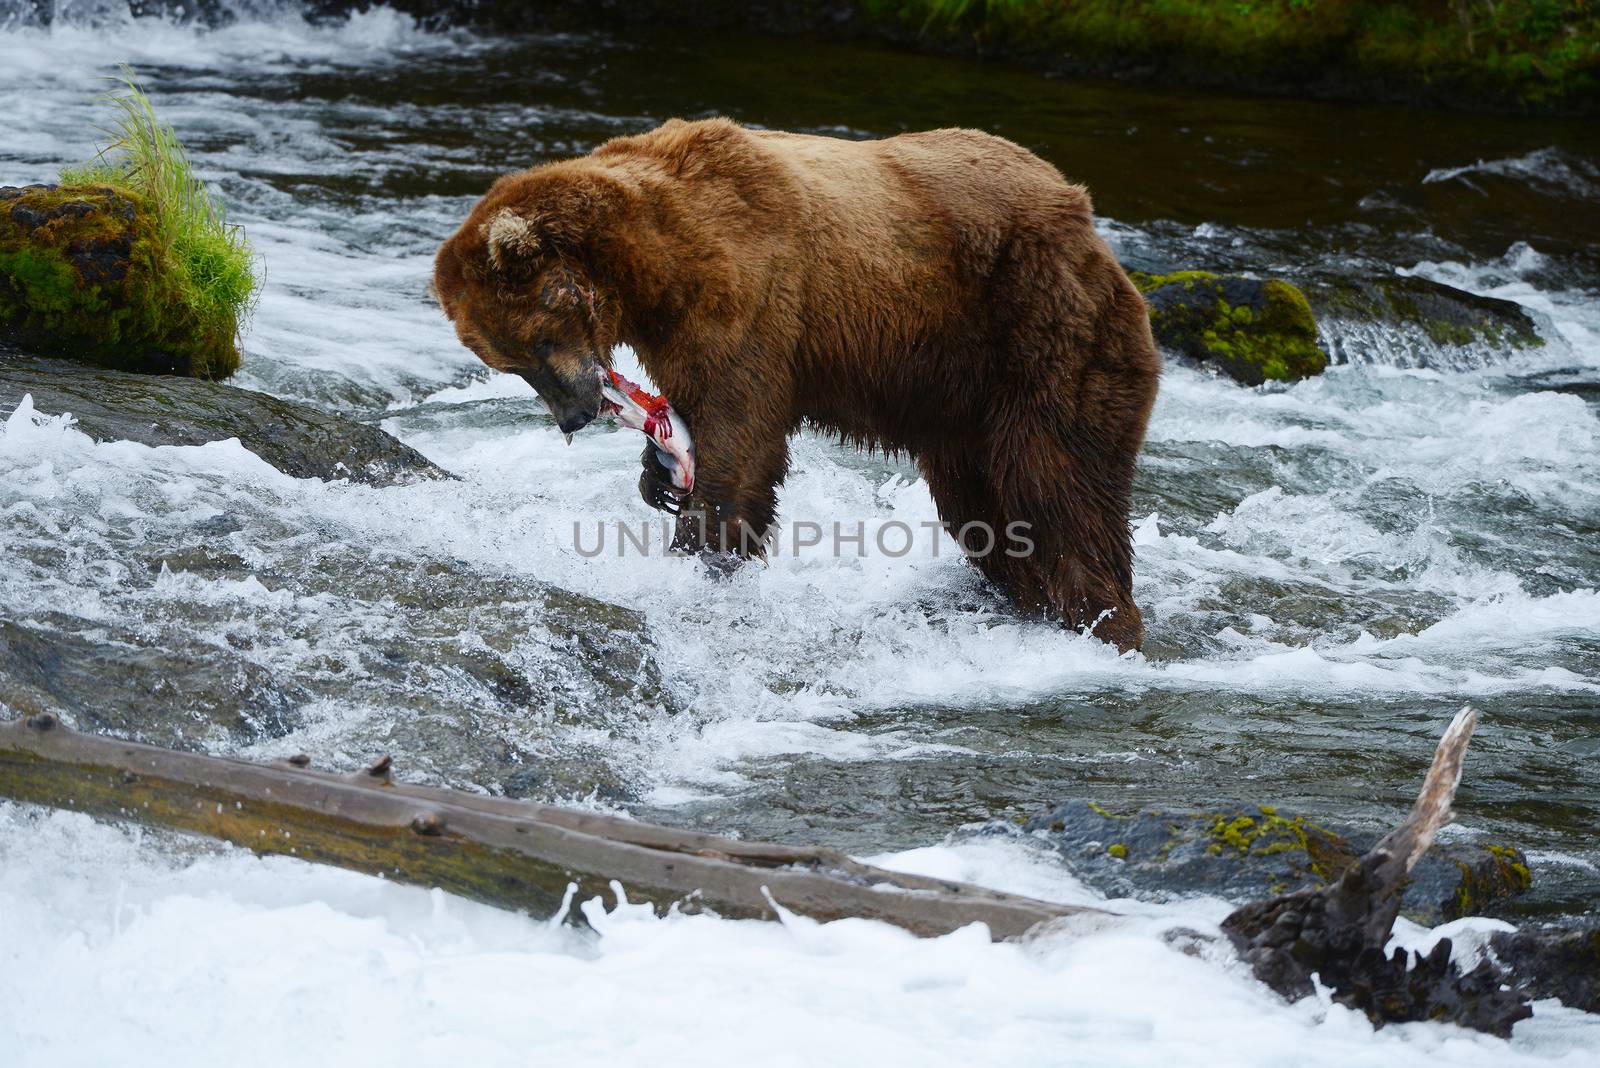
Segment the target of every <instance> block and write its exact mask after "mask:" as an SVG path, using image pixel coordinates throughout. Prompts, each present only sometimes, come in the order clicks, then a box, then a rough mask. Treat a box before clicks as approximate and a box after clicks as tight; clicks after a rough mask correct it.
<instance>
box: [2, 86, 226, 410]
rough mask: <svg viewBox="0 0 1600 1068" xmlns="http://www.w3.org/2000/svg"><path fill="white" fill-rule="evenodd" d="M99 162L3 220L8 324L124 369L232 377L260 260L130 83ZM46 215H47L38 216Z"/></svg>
mask: <svg viewBox="0 0 1600 1068" xmlns="http://www.w3.org/2000/svg"><path fill="white" fill-rule="evenodd" d="M125 85H126V87H127V91H126V92H125V93H123V94H120V95H116V96H113V97H110V98H109V100H110V101H111V103H112V105H113V106H114V107H115V108H116V110H117V112H118V114H119V115H120V116H121V121H120V123H119V128H120V136H119V138H118V140H117V141H115V142H114V143H113V144H112V145H111V146H110V147H109V148H108V149H107V150H106V151H105V152H104V153H102V155H101V158H100V159H99V161H97V162H96V163H95V164H92V165H90V166H88V167H85V168H79V169H76V170H67V171H64V172H63V173H62V182H61V185H60V187H58V188H45V187H30V188H28V189H26V190H25V191H23V193H22V194H21V195H20V196H17V197H13V198H12V199H10V200H7V201H5V202H4V214H0V327H3V328H4V329H5V331H6V332H7V333H9V334H12V335H14V336H16V337H19V338H21V339H22V340H23V341H25V342H26V343H28V344H29V345H30V346H31V347H33V348H36V349H39V350H41V351H45V352H50V353H53V354H57V355H62V356H69V357H73V358H82V359H87V360H90V361H91V362H95V363H100V364H103V365H105V366H109V367H116V368H121V369H126V370H147V371H176V372H180V373H185V374H191V375H194V376H196V377H200V378H225V377H227V376H228V375H230V374H232V373H233V372H234V371H235V370H236V369H237V368H238V366H239V349H238V334H239V330H240V327H241V325H242V322H243V320H244V318H245V317H246V316H247V315H248V313H249V311H250V309H251V307H252V305H253V302H254V298H255V293H256V278H255V267H254V257H253V255H252V253H251V251H250V248H249V246H248V245H247V244H246V243H245V241H244V239H243V237H242V235H241V234H240V233H239V231H238V229H237V228H235V227H229V226H228V225H227V224H226V221H225V219H224V217H223V214H222V209H221V208H220V206H219V205H217V203H216V202H215V201H214V200H213V199H212V198H211V197H210V195H209V194H208V193H207V192H206V191H205V189H204V187H203V186H202V185H201V184H200V183H199V181H198V180H197V179H195V178H194V176H193V174H192V172H191V171H190V168H189V164H188V161H187V159H186V158H185V156H184V153H183V149H182V147H181V146H180V145H179V144H178V141H177V137H176V135H175V134H174V133H173V131H172V129H171V128H170V127H168V126H166V125H164V124H162V123H160V122H159V121H158V120H157V119H156V117H155V113H154V111H153V110H152V109H151V107H150V102H149V100H148V99H146V98H145V96H144V94H143V93H142V92H140V91H139V89H138V87H137V86H136V85H134V84H133V82H131V81H125ZM41 220H42V221H41Z"/></svg>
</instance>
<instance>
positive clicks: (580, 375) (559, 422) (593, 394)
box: [516, 356, 601, 434]
mask: <svg viewBox="0 0 1600 1068" xmlns="http://www.w3.org/2000/svg"><path fill="white" fill-rule="evenodd" d="M516 374H517V376H518V377H520V378H521V379H522V380H523V381H524V382H526V383H528V385H530V386H532V387H533V389H534V392H535V393H537V394H539V399H540V400H542V401H544V403H545V407H547V408H549V409H550V415H551V416H552V417H553V418H554V419H555V421H556V426H558V427H560V428H561V432H562V433H563V434H572V433H575V432H577V431H579V430H582V429H583V428H584V427H586V426H588V425H589V424H590V423H592V422H594V419H595V416H597V415H599V414H600V402H601V395H600V362H599V361H598V360H596V359H595V358H594V357H592V356H586V357H584V358H583V359H582V360H581V361H579V364H578V372H577V374H575V375H573V376H571V377H570V378H569V377H567V376H566V375H563V374H561V373H559V372H557V371H556V370H554V369H553V368H552V367H550V365H549V364H547V363H543V362H540V363H536V364H534V365H533V366H531V367H519V368H517V371H516Z"/></svg>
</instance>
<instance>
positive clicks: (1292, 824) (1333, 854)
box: [1204, 805, 1352, 882]
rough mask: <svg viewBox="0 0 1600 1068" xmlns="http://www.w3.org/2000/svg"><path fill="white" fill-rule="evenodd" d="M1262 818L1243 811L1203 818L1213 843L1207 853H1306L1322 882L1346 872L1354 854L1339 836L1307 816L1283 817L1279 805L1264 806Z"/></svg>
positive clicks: (1307, 861) (1247, 854)
mask: <svg viewBox="0 0 1600 1068" xmlns="http://www.w3.org/2000/svg"><path fill="white" fill-rule="evenodd" d="M1257 811H1258V812H1260V816H1259V817H1253V816H1247V815H1244V814H1243V813H1237V814H1227V815H1214V816H1206V817H1204V818H1205V819H1206V820H1208V821H1209V823H1210V826H1209V828H1208V833H1209V834H1210V837H1211V839H1212V840H1211V842H1210V843H1209V844H1208V845H1207V846H1206V852H1207V853H1208V854H1210V855H1211V856H1221V855H1222V854H1223V853H1225V852H1228V851H1230V850H1231V851H1233V852H1236V853H1238V854H1239V855H1240V856H1257V857H1270V856H1277V855H1279V854H1283V853H1303V854H1304V855H1305V857H1306V863H1307V866H1308V867H1309V869H1310V871H1311V873H1312V874H1313V875H1315V876H1316V877H1317V878H1319V879H1321V880H1322V881H1323V882H1327V881H1329V880H1331V879H1333V878H1334V877H1335V876H1337V875H1339V874H1340V873H1341V872H1343V871H1344V869H1345V867H1346V866H1347V865H1348V864H1349V862H1350V859H1351V856H1352V854H1351V853H1350V851H1349V847H1348V845H1346V844H1345V842H1344V840H1343V839H1342V838H1340V837H1339V836H1338V835H1336V834H1334V833H1333V832H1332V831H1329V830H1327V829H1325V828H1323V827H1319V826H1318V825H1317V824H1315V823H1312V822H1310V821H1308V820H1307V819H1306V818H1305V817H1304V816H1295V817H1294V818H1293V819H1284V818H1283V817H1282V816H1279V815H1278V810H1277V809H1276V808H1273V807H1270V806H1266V805H1263V806H1261V807H1260V808H1259V809H1258V810H1257Z"/></svg>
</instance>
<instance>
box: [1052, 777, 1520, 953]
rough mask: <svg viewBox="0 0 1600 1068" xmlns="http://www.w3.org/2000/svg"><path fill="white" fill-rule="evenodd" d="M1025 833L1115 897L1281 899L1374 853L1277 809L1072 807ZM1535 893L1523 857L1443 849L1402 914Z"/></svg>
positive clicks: (1463, 911)
mask: <svg viewBox="0 0 1600 1068" xmlns="http://www.w3.org/2000/svg"><path fill="white" fill-rule="evenodd" d="M1023 830H1024V831H1025V832H1029V833H1032V834H1033V835H1035V836H1036V837H1038V838H1041V839H1043V840H1044V841H1046V842H1048V843H1049V844H1050V845H1051V846H1052V847H1054V848H1055V849H1056V850H1058V851H1059V852H1060V853H1061V854H1062V855H1063V856H1064V857H1065V858H1066V859H1067V861H1068V862H1069V863H1070V864H1071V866H1072V870H1073V873H1074V874H1075V875H1077V876H1078V877H1079V878H1081V879H1082V880H1083V881H1084V882H1086V883H1088V884H1089V885H1090V886H1092V887H1094V888H1095V889H1097V890H1099V891H1101V892H1102V893H1106V894H1110V895H1113V896H1156V897H1166V896H1179V895H1184V894H1211V895H1213V896H1216V897H1221V898H1225V899H1227V900H1230V901H1251V900H1258V899H1261V898H1266V897H1274V896H1278V895H1282V894H1287V893H1292V892H1294V891H1296V890H1300V889H1305V888H1319V887H1323V886H1327V885H1329V884H1330V883H1332V882H1334V881H1335V880H1337V879H1338V878H1339V877H1340V876H1341V875H1343V874H1344V872H1345V871H1346V870H1347V869H1349V868H1350V866H1351V865H1352V864H1354V863H1355V862H1356V860H1357V859H1358V858H1359V857H1360V856H1361V854H1362V852H1363V851H1364V850H1365V849H1366V848H1368V847H1370V845H1371V843H1370V842H1353V841H1352V840H1351V838H1352V836H1347V835H1345V834H1341V833H1339V832H1338V831H1335V830H1331V829H1329V828H1327V827H1324V826H1322V825H1320V824H1317V823H1314V822H1312V821H1310V820H1308V819H1306V818H1305V817H1304V816H1298V815H1293V814H1290V813H1286V812H1283V811H1281V810H1279V809H1277V808H1274V807H1272V806H1270V805H1257V806H1244V807H1239V808H1230V809H1219V810H1217V811H1214V812H1180V813H1173V812H1153V811H1144V812H1138V813H1133V814H1129V815H1122V814H1118V813H1113V812H1110V811H1108V810H1107V809H1105V808H1103V807H1101V806H1100V805H1097V804H1095V803H1094V802H1092V801H1071V802H1068V803H1066V804H1064V805H1061V806H1060V807H1058V808H1057V809H1056V810H1055V811H1053V812H1051V813H1050V814H1049V815H1047V816H1041V817H1038V818H1036V819H1033V820H1030V821H1029V822H1028V823H1026V824H1025V825H1024V826H1023ZM1531 885H1532V878H1531V876H1530V874H1529V872H1528V865H1527V860H1526V859H1525V858H1524V857H1523V856H1522V854H1521V853H1520V852H1519V851H1518V850H1516V849H1513V848H1511V847H1509V846H1502V845H1479V844H1476V843H1466V844H1462V843H1455V844H1449V845H1438V846H1435V847H1434V848H1433V849H1432V850H1430V851H1429V852H1428V853H1426V854H1424V855H1423V857H1422V859H1421V860H1419V861H1418V862H1417V866H1416V868H1415V869H1414V870H1413V871H1412V878H1411V884H1410V886H1408V887H1407V889H1406V893H1405V896H1404V898H1403V900H1402V904H1401V914H1402V915H1404V916H1406V917H1407V918H1408V919H1411V920H1414V921H1416V922H1417V923H1422V924H1426V925H1428V926H1434V925H1437V924H1440V923H1444V922H1447V921H1449V920H1453V919H1457V918H1459V917H1461V916H1466V915H1484V914H1486V913H1488V912H1491V911H1492V910H1493V907H1494V906H1495V905H1496V904H1497V903H1499V902H1502V901H1504V900H1506V899H1507V898H1510V897H1513V896H1516V895H1518V894H1521V893H1523V892H1524V891H1526V890H1527V889H1528V888H1529V887H1530V886H1531Z"/></svg>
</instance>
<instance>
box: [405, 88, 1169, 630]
mask: <svg viewBox="0 0 1600 1068" xmlns="http://www.w3.org/2000/svg"><path fill="white" fill-rule="evenodd" d="M434 289H435V292H436V293H437V295H438V299H439V301H440V303H441V304H442V305H443V307H444V310H445V313H446V314H447V315H448V316H449V317H450V319H451V320H452V321H453V322H454V324H455V327H456V330H457V332H458V334H459V336H460V338H461V341H462V342H463V343H464V344H465V345H466V346H467V347H468V348H470V349H472V351H473V352H475V353H477V354H478V356H479V357H480V358H482V359H483V361H484V362H485V363H487V364H488V365H489V366H491V367H493V368H496V369H498V370H501V371H507V372H510V373H513V374H518V375H521V376H522V377H523V378H525V379H526V380H527V381H528V382H529V383H530V384H531V385H532V386H533V387H534V388H535V389H536V390H537V391H538V393H539V395H540V396H541V397H542V398H543V399H544V401H545V403H546V404H547V405H548V406H549V407H550V410H551V413H552V414H553V415H554V417H555V419H556V421H557V423H558V424H559V425H560V427H561V429H562V430H563V431H566V432H568V433H571V432H572V431H575V430H577V429H578V428H580V427H582V426H584V425H585V424H587V423H588V422H589V421H590V420H592V419H594V418H595V416H596V414H597V413H598V412H599V410H600V407H601V393H600V389H601V371H602V368H608V367H609V361H610V353H611V349H612V347H613V346H614V345H617V344H618V343H624V342H625V343H627V344H628V345H630V346H632V347H633V349H634V350H635V351H636V352H637V353H638V356H639V359H640V362H641V363H642V364H643V366H644V367H645V369H646V370H647V371H648V372H649V374H650V377H651V378H653V379H654V380H655V382H656V384H657V385H658V386H660V387H661V389H662V390H663V392H664V393H665V395H666V397H667V398H668V399H669V400H670V401H671V403H672V404H673V406H674V407H675V408H676V409H677V410H678V411H679V412H680V413H681V414H682V415H683V417H684V418H685V420H686V422H687V423H688V426H689V428H690V432H691V434H692V436H693V439H694V444H695V454H696V456H695V459H696V467H697V477H696V483H695V488H694V492H693V494H692V495H691V497H690V499H689V500H687V501H684V502H681V504H682V506H683V510H684V515H683V516H681V517H680V520H679V544H680V545H684V546H687V547H689V548H696V547H705V548H708V549H712V550H722V551H731V552H734V553H748V552H749V551H751V549H752V546H759V544H760V537H761V536H762V535H764V534H765V533H766V531H767V530H768V528H769V526H770V525H771V524H772V522H773V517H774V513H775V511H776V507H777V492H776V491H777V487H778V486H779V485H780V484H781V483H782V481H783V478H784V474H785V471H786V469H787V467H788V444H787V439H788V437H789V435H790V434H793V433H794V432H795V431H796V430H797V429H798V428H799V427H800V425H801V423H802V422H809V423H811V424H812V425H814V426H816V427H818V428H821V429H824V430H826V431H832V432H835V433H837V434H839V435H841V436H842V437H843V438H844V439H845V440H846V441H849V442H854V443H857V444H860V445H862V446H866V447H869V448H881V449H884V450H886V451H889V452H904V453H907V454H909V455H910V456H912V457H913V458H914V459H915V460H916V462H917V465H918V468H919V469H920V471H921V472H922V475H923V477H924V478H925V479H926V480H927V483H928V487H929V489H930V491H931V492H932V494H933V498H934V501H935V502H936V503H937V505H938V508H939V515H940V518H941V520H942V521H943V522H945V523H946V524H947V525H948V526H949V528H950V529H951V531H952V533H954V534H955V535H956V537H957V539H958V540H959V541H961V542H962V544H963V547H964V548H965V549H966V551H967V553H968V555H969V556H971V557H972V559H973V560H974V561H975V563H976V564H977V565H978V566H979V567H980V568H981V569H982V571H983V572H984V573H985V574H986V575H987V576H989V578H990V579H991V580H993V581H994V582H995V583H997V584H998V585H999V586H1000V587H1001V588H1002V589H1003V590H1005V591H1006V592H1007V593H1009V594H1010V595H1011V597H1012V598H1013V599H1014V600H1015V601H1016V603H1017V604H1018V605H1019V606H1020V607H1021V608H1022V609H1024V610H1025V611H1029V612H1043V613H1046V614H1049V615H1051V616H1054V617H1057V618H1060V619H1062V620H1063V621H1065V622H1066V623H1067V624H1068V625H1070V626H1072V627H1075V628H1088V629H1091V630H1092V631H1093V633H1094V634H1096V635H1098V636H1099V637H1101V638H1102V639H1104V640H1106V641H1108V642H1111V643H1114V644H1115V645H1116V646H1117V647H1119V648H1121V649H1128V648H1132V647H1135V646H1137V645H1138V644H1139V642H1140V641H1141V640H1142V637H1143V633H1144V628H1143V623H1142V621H1141V617H1140V614H1139V609H1138V608H1137V607H1136V606H1135V605H1134V602H1133V594H1132V586H1133V560H1132V557H1133V550H1132V545H1131V538H1130V533H1129V528H1128V509H1129V493H1130V488H1131V485H1132V482H1133V472H1134V461H1135V458H1136V456H1137V454H1138V452H1139V448H1140V445H1141V443H1142V442H1143V439H1144V432H1145V423H1146V421H1147V420H1148V418H1149V414H1150V407H1151V404H1152V403H1153V402H1154V399H1155V394H1156V383H1157V378H1158V375H1159V371H1160V359H1159V356H1158V355H1157V352H1156V347H1155V344H1154V342H1153V341H1152V340H1151V336H1150V323H1149V318H1148V315H1147V313H1146V311H1145V303H1144V300H1143V298H1141V297H1140V295H1139V293H1138V291H1137V290H1135V289H1134V287H1133V285H1132V284H1131V283H1130V282H1129V281H1128V278H1127V276H1126V275H1125V274H1124V272H1123V271H1122V268H1121V267H1120V266H1119V264H1118V263H1117V261H1116V258H1115V257H1114V256H1113V255H1112V254H1111V251H1110V249H1108V248H1107V247H1106V244H1105V242H1104V241H1102V240H1101V239H1100V237H1099V236H1098V235H1097V234H1096V233H1095V230H1094V224H1093V218H1092V215H1091V209H1090V204H1089V196H1088V194H1087V193H1086V192H1085V191H1084V189H1083V188H1082V187H1081V186H1077V185H1073V184H1071V183H1069V182H1067V181H1066V180H1065V179H1064V178H1062V176H1061V174H1060V172H1058V171H1057V170H1056V169H1055V168H1054V167H1052V166H1051V165H1050V164H1048V163H1046V162H1044V161H1043V160H1041V159H1039V158H1038V157H1037V156H1035V155H1033V154H1032V153H1031V152H1028V151H1027V150H1025V149H1023V148H1020V147H1019V146H1017V145H1014V144H1012V143H1011V142H1009V141H1006V140H1003V139H1001V138H998V137H993V136H990V135H988V134H984V133H980V132H978V131H974V130H933V131H929V132H926V133H910V134H901V135H900V136H897V137H890V138H886V139H884V140H880V141H844V140H839V139H836V138H831V137H814V136H809V135H802V134H791V133H780V132H775V131H767V130H749V129H745V128H743V127H741V126H738V125H736V124H735V123H732V122H729V121H726V120H723V119H711V120H707V121H703V122H683V121H679V120H673V121H671V122H668V123H666V124H665V125H663V126H661V127H660V128H658V129H656V130H653V131H651V132H649V133H645V134H640V135H638V136H634V137H620V138H617V139H615V140H612V141H608V142H606V143H605V144H603V145H601V146H600V147H599V148H597V149H596V150H595V151H594V152H593V153H591V154H590V155H588V156H584V157H581V158H578V159H570V160H563V161H560V162H556V163H550V164H546V165H544V166H540V167H535V168H533V169H531V170H528V171H523V172H521V173H518V174H511V175H507V176H505V177H503V178H501V179H500V180H499V181H497V182H496V183H495V184H494V186H493V187H492V188H491V189H490V190H489V192H488V193H487V194H486V195H485V196H484V197H483V199H482V200H480V201H479V202H478V203H477V205H476V206H475V207H474V208H473V209H472V213H471V215H469V216H468V218H467V221H466V222H465V223H464V224H463V225H462V227H461V229H460V230H458V231H457V232H456V233H455V234H454V235H453V236H452V237H451V238H450V239H449V240H447V241H446V242H445V243H444V245H443V247H441V248H440V250H439V255H438V260H437V263H436V265H435V273H434ZM645 455H646V472H645V476H644V478H643V479H642V480H641V491H642V492H643V493H644V495H645V498H646V500H647V501H649V502H651V503H652V504H655V505H656V506H658V507H664V508H667V509H668V510H672V509H673V508H674V505H675V504H678V503H680V502H675V501H674V500H673V498H672V495H671V493H670V492H669V487H668V483H667V481H666V479H665V478H664V475H665V471H664V469H663V468H661V467H660V465H659V463H657V462H655V461H654V460H653V458H652V456H653V454H652V452H651V450H650V449H648V448H647V449H646V453H645ZM690 514H699V515H701V516H709V517H710V518H709V521H700V522H696V521H692V520H690V519H689V518H688V516H689V515H690ZM1015 523H1021V524H1026V527H1025V528H1022V529H1025V530H1026V532H1027V533H1026V537H1027V540H1030V541H1031V542H1032V543H1033V546H1032V551H1031V552H1029V553H1026V554H1022V555H1018V554H1017V548H1016V546H1017V545H1018V544H1019V542H1018V541H1017V540H1013V539H1011V538H1008V536H1007V532H1008V530H1011V529H1015V528H1012V524H1015Z"/></svg>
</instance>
